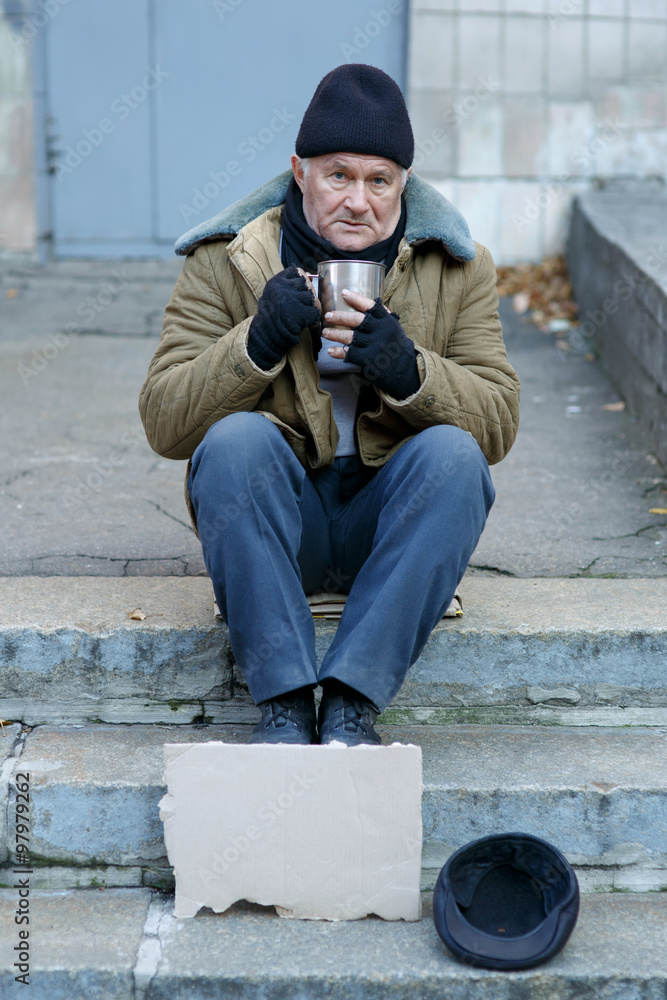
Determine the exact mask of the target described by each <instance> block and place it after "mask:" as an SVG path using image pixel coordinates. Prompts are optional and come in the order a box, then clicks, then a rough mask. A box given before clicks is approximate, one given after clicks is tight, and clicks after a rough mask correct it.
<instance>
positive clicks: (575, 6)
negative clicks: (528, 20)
mask: <svg viewBox="0 0 667 1000" xmlns="http://www.w3.org/2000/svg"><path fill="white" fill-rule="evenodd" d="M583 12H584V0H560V3H559V4H558V8H557V9H556V10H550V11H549V14H548V17H549V27H550V28H551V30H552V31H555V30H556V28H557V27H558V25H559V24H561V23H562V22H563V21H564V20H565V19H566V18H567V17H571V16H572V14H583Z"/></svg>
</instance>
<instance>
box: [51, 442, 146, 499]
mask: <svg viewBox="0 0 667 1000" xmlns="http://www.w3.org/2000/svg"><path fill="white" fill-rule="evenodd" d="M145 441H146V438H145V436H144V434H142V433H141V432H140V431H138V430H131V431H126V432H125V433H124V434H123V435H122V437H121V439H120V441H119V445H118V447H117V448H114V449H112V450H111V451H110V452H109V454H108V455H107V456H106V458H102V459H98V460H96V461H95V464H94V465H93V469H92V472H89V473H88V475H86V476H85V477H84V476H79V478H78V480H77V483H76V485H75V486H71V487H70V489H69V490H68V491H67V493H66V494H65V498H64V501H63V503H64V506H65V510H69V511H72V510H76V509H78V508H79V507H81V505H82V504H84V503H86V502H87V501H88V500H90V499H91V497H92V496H93V495H94V494H96V493H101V491H102V489H103V488H104V487H105V486H108V484H109V481H110V479H111V477H112V476H113V474H114V472H115V471H116V469H118V468H120V466H122V465H123V462H124V461H125V457H126V455H127V454H128V453H129V452H130V451H133V449H134V448H136V447H137V445H140V444H144V443H145Z"/></svg>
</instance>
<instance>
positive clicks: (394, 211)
mask: <svg viewBox="0 0 667 1000" xmlns="http://www.w3.org/2000/svg"><path fill="white" fill-rule="evenodd" d="M292 169H293V170H294V177H295V179H296V182H297V184H298V185H299V187H300V188H301V191H302V193H303V214H304V215H305V217H306V222H307V223H308V225H309V226H310V228H311V229H314V230H315V232H316V233H318V234H319V235H320V236H323V237H324V238H325V239H326V240H329V242H330V243H333V245H334V246H335V247H337V248H338V249H339V250H347V251H351V252H352V251H353V252H356V251H360V250H365V249H366V247H370V246H372V245H373V244H374V243H379V242H380V241H381V240H386V239H387V238H388V237H389V236H391V234H392V233H393V231H394V229H395V228H396V226H397V224H398V220H399V217H400V214H401V191H402V190H403V188H402V183H401V174H402V171H401V168H400V166H399V165H398V163H395V162H394V161H393V160H388V159H386V158H385V157H383V156H368V155H366V154H365V153H363V154H362V153H326V154H325V155H323V156H314V157H313V158H312V159H311V160H310V167H309V169H308V170H307V171H306V172H305V173H304V170H303V167H302V165H301V160H300V159H299V157H298V156H293V157H292ZM410 170H412V167H411V168H410ZM409 173H410V171H408V174H409Z"/></svg>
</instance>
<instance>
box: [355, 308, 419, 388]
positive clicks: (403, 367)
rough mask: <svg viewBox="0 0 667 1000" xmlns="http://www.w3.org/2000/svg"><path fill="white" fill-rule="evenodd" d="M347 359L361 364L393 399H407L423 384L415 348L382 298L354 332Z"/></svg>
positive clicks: (368, 374) (378, 385)
mask: <svg viewBox="0 0 667 1000" xmlns="http://www.w3.org/2000/svg"><path fill="white" fill-rule="evenodd" d="M345 360H346V361H347V362H348V363H349V364H352V365H359V367H360V368H361V374H362V375H363V376H364V378H366V379H368V381H369V382H371V383H372V384H373V385H374V386H376V388H378V389H381V390H382V392H386V393H387V394H388V395H389V396H393V397H394V399H407V397H408V396H412V394H413V393H415V392H417V389H419V386H420V385H421V382H420V381H419V370H418V368H417V352H416V351H415V345H414V344H413V342H412V341H411V340H410V338H409V337H408V335H407V334H406V332H405V330H404V329H403V327H402V326H401V324H400V323H399V321H398V316H397V315H396V313H390V312H387V310H386V309H385V307H384V306H383V305H382V300H381V299H376V300H375V305H374V306H373V308H372V309H369V310H368V312H367V313H366V316H365V318H364V320H363V321H362V322H361V323H360V324H359V326H358V327H357V328H356V330H355V331H354V336H353V337H352V343H351V344H350V346H349V348H348V350H347V352H346V354H345Z"/></svg>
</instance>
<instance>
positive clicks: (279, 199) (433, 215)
mask: <svg viewBox="0 0 667 1000" xmlns="http://www.w3.org/2000/svg"><path fill="white" fill-rule="evenodd" d="M291 177H292V171H291V170H286V171H285V172H284V173H282V174H278V176H277V177H274V178H273V180H270V181H268V183H266V184H263V185H262V186H261V187H259V188H257V190H256V191H253V192H252V194H249V195H248V196H247V197H246V198H241V200H240V201H235V202H234V204H233V205H229V207H228V208H223V210H222V212H219V213H218V214H217V215H215V216H214V217H213V218H212V219H208V220H207V221H206V222H201V223H200V224H199V225H198V226H195V227H194V229H190V230H189V231H188V232H187V233H184V234H183V236H180V237H179V238H178V239H177V240H176V243H175V245H174V250H175V251H176V253H177V254H181V255H183V256H185V255H186V254H189V253H191V252H192V251H193V250H194V249H195V248H196V247H198V246H199V244H200V243H208V242H210V241H212V240H218V239H223V238H231V237H235V236H237V235H238V233H239V231H240V230H241V229H242V228H243V227H244V226H246V225H247V224H248V223H249V222H252V220H253V219H256V218H257V217H258V216H259V215H261V214H262V213H263V212H266V211H268V209H270V208H275V207H276V206H278V205H282V204H283V202H284V201H285V195H286V193H287V185H288V184H289V182H290V179H291ZM405 205H406V210H407V221H406V224H405V240H406V242H407V243H409V244H412V245H415V244H417V243H423V242H424V241H425V240H439V241H440V242H441V243H442V245H443V246H444V248H445V249H446V250H447V252H448V253H449V254H451V256H452V257H455V258H456V260H461V261H469V260H473V259H474V257H475V253H476V249H475V243H474V241H473V239H472V237H471V236H470V230H469V229H468V224H467V222H466V221H465V219H464V218H463V216H462V215H461V213H460V212H459V211H458V210H457V209H456V208H454V206H453V205H452V203H451V202H450V201H448V200H447V199H446V198H445V197H443V195H441V194H438V192H437V191H436V190H435V188H434V187H431V185H430V184H427V183H426V181H424V180H422V178H421V177H419V176H417V175H416V174H415V173H412V174H410V177H409V178H408V183H407V184H406V186H405Z"/></svg>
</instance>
